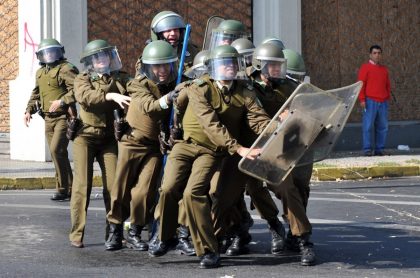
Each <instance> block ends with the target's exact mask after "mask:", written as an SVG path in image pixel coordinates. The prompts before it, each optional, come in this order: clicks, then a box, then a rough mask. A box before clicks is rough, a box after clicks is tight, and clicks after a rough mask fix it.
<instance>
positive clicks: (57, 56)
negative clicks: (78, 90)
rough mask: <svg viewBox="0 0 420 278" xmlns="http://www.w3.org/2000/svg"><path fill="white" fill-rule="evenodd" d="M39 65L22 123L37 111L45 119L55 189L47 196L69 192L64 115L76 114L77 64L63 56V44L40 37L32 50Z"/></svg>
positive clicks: (65, 195)
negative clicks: (38, 42) (35, 50)
mask: <svg viewBox="0 0 420 278" xmlns="http://www.w3.org/2000/svg"><path fill="white" fill-rule="evenodd" d="M36 55H37V58H38V60H39V62H40V65H41V68H40V69H38V70H37V72H36V83H35V88H34V89H33V90H32V94H31V97H30V99H29V102H28V105H27V107H26V112H25V116H24V122H25V125H26V126H28V124H29V122H30V121H31V115H32V114H34V113H36V112H39V113H40V114H41V115H43V116H44V120H45V136H46V137H47V142H48V147H49V149H50V153H51V158H52V161H53V162H54V166H55V170H56V174H55V177H56V191H57V192H56V193H54V194H53V196H52V197H51V200H54V201H62V200H65V199H67V198H68V197H69V196H70V192H71V186H72V183H73V174H72V171H71V167H70V162H69V158H68V152H67V146H68V144H69V140H68V139H67V138H66V130H67V124H66V119H67V118H69V117H76V114H75V113H76V112H75V111H76V110H75V109H74V107H75V106H74V105H75V99H74V91H73V83H74V78H75V77H76V75H77V74H78V73H79V71H78V70H77V68H76V67H75V66H74V65H72V64H70V63H69V62H67V60H66V59H65V58H64V56H63V55H64V47H63V46H62V45H61V44H60V43H59V42H58V41H57V40H55V39H43V40H42V41H41V42H40V44H39V46H38V51H37V52H36Z"/></svg>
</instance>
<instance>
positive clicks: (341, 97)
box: [239, 82, 362, 185]
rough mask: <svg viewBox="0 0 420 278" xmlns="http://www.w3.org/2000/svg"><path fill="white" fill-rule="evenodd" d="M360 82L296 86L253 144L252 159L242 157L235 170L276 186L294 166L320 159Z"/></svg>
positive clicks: (341, 124)
mask: <svg viewBox="0 0 420 278" xmlns="http://www.w3.org/2000/svg"><path fill="white" fill-rule="evenodd" d="M361 86H362V82H358V83H355V84H353V85H350V86H347V87H343V88H339V89H334V90H329V91H323V90H321V89H319V88H317V87H315V86H313V85H311V84H309V83H303V84H301V85H299V86H298V87H297V88H296V90H295V91H294V92H293V94H292V95H291V96H290V97H289V99H288V100H287V101H286V103H285V104H284V105H283V106H282V107H281V108H280V110H279V111H278V112H277V114H276V115H275V116H274V118H273V119H272V120H271V122H270V124H269V125H268V126H267V128H266V129H265V130H264V131H263V133H262V134H261V135H260V136H259V137H258V139H257V140H256V141H255V142H254V144H253V145H252V147H251V149H257V150H258V151H259V155H258V157H257V158H256V159H253V160H251V159H248V158H242V159H241V161H240V162H239V169H240V170H241V171H243V172H245V173H246V174H249V175H251V176H253V177H256V178H258V179H261V180H263V181H265V182H267V183H270V184H274V185H279V184H280V183H281V182H282V181H283V180H284V178H285V177H286V176H287V175H288V174H289V173H290V171H291V170H292V169H293V168H294V167H295V166H297V165H304V164H308V163H312V162H314V161H319V160H322V159H324V158H325V157H326V156H327V155H328V154H329V152H330V151H331V150H332V148H333V146H334V144H335V142H336V140H337V138H338V136H339V135H340V133H341V131H342V130H343V127H344V124H345V122H346V121H347V119H348V117H349V115H350V112H351V110H352V109H353V106H354V104H355V102H356V100H357V96H358V93H359V91H360V88H361Z"/></svg>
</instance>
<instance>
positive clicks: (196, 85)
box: [149, 45, 269, 268]
mask: <svg viewBox="0 0 420 278" xmlns="http://www.w3.org/2000/svg"><path fill="white" fill-rule="evenodd" d="M206 64H207V65H208V69H209V73H210V76H209V75H204V76H203V77H202V78H200V79H197V80H195V81H194V82H192V83H191V84H190V86H188V87H186V88H185V89H184V90H186V91H187V95H188V98H189V103H188V106H187V109H186V112H185V115H184V118H183V129H184V141H183V142H179V143H177V144H175V146H174V147H173V149H172V151H171V153H170V155H169V157H168V161H167V163H166V167H165V175H164V178H163V184H162V188H161V196H160V200H159V204H160V205H159V208H160V210H161V212H160V221H161V226H160V231H159V232H160V240H161V242H160V243H159V244H158V245H156V248H154V249H153V250H149V252H150V251H151V252H150V254H151V255H152V256H160V255H163V254H165V253H166V252H167V251H168V250H169V249H170V248H171V247H173V246H174V240H173V236H174V229H175V227H176V224H177V223H176V221H177V218H174V217H173V215H172V213H171V212H172V211H174V210H176V208H177V206H178V201H179V200H180V199H181V198H182V200H183V204H184V207H185V210H186V214H187V222H188V224H189V227H190V231H191V236H192V239H193V243H194V247H195V250H196V252H197V256H199V257H201V261H200V267H201V268H212V267H217V266H218V265H219V261H220V255H219V252H218V241H217V239H216V237H215V235H214V232H213V226H212V220H211V207H210V203H209V199H208V192H209V187H210V180H211V178H212V176H213V174H214V173H215V171H216V169H217V168H218V167H219V166H220V163H221V162H222V160H223V158H224V157H225V156H226V155H228V154H230V155H234V154H238V155H241V156H243V155H245V154H246V153H247V152H248V149H247V148H244V147H242V146H241V145H240V144H239V143H238V141H237V140H236V139H235V138H236V137H237V136H239V126H240V123H242V122H243V121H244V120H245V119H246V121H247V122H248V124H249V125H250V126H251V128H252V129H253V130H254V131H256V132H261V131H262V130H263V129H264V127H265V126H266V125H267V124H268V122H269V118H268V117H267V115H266V113H265V112H264V110H263V109H261V107H260V106H259V105H258V104H257V102H256V99H255V95H254V93H253V92H252V88H251V87H249V86H248V85H247V83H244V82H240V81H235V79H236V78H237V76H238V74H237V73H238V72H239V71H243V70H244V65H243V63H242V59H241V58H240V55H239V54H238V52H237V51H236V49H235V48H233V47H231V46H227V45H224V46H219V47H217V48H215V49H214V50H213V51H212V53H211V54H210V57H209V58H208V60H207V61H206ZM256 155H257V153H256V152H252V153H251V154H250V155H249V156H250V157H252V158H253V157H255V156H256Z"/></svg>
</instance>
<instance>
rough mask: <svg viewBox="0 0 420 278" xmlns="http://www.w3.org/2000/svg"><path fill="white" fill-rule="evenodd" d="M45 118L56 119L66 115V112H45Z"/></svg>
mask: <svg viewBox="0 0 420 278" xmlns="http://www.w3.org/2000/svg"><path fill="white" fill-rule="evenodd" d="M44 114H45V116H47V117H49V118H57V117H60V116H63V115H65V114H66V112H45V113H44Z"/></svg>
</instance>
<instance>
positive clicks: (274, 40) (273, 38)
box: [261, 37, 285, 50]
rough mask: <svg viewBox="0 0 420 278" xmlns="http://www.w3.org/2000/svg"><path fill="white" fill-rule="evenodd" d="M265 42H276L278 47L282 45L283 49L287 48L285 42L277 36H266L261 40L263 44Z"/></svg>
mask: <svg viewBox="0 0 420 278" xmlns="http://www.w3.org/2000/svg"><path fill="white" fill-rule="evenodd" d="M264 43H274V44H276V45H277V46H278V47H280V48H281V49H282V50H283V49H285V47H284V43H283V42H282V41H281V40H280V39H278V38H275V37H268V38H265V39H264V40H263V41H262V42H261V44H264Z"/></svg>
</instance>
